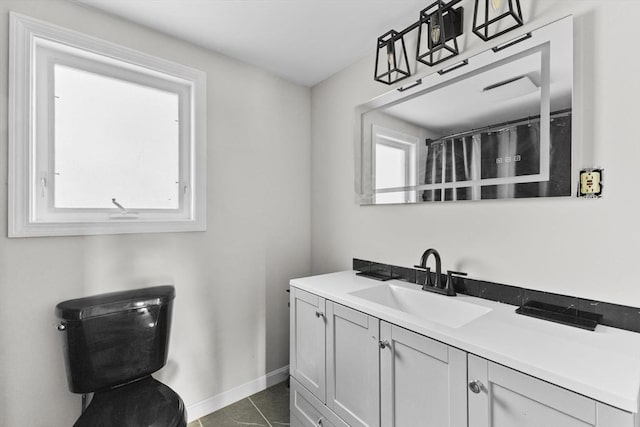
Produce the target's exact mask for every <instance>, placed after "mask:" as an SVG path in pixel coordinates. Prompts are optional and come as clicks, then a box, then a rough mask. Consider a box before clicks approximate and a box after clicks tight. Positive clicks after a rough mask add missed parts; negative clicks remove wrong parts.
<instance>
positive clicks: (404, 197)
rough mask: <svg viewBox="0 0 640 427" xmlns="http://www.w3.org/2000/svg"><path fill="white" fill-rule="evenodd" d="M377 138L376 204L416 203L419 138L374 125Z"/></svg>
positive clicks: (375, 161) (375, 155)
mask: <svg viewBox="0 0 640 427" xmlns="http://www.w3.org/2000/svg"><path fill="white" fill-rule="evenodd" d="M372 132H373V135H374V141H375V153H374V159H375V160H374V168H373V170H374V177H375V200H376V203H383V204H384V203H409V202H415V188H408V187H414V186H415V185H416V145H417V143H418V138H417V137H415V136H411V135H405V134H403V133H401V132H397V131H394V130H391V129H386V128H383V127H381V126H376V125H374V126H372Z"/></svg>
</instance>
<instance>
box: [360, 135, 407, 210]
mask: <svg viewBox="0 0 640 427" xmlns="http://www.w3.org/2000/svg"><path fill="white" fill-rule="evenodd" d="M371 129H372V130H371V133H372V136H373V138H372V139H373V150H372V153H371V160H372V166H371V171H372V172H373V176H372V178H371V179H372V181H371V182H372V183H373V185H372V187H373V190H374V200H375V197H376V195H377V194H385V193H403V198H404V201H403V202H402V203H414V202H415V201H416V191H415V188H416V182H417V165H416V163H417V161H418V156H417V147H418V141H419V139H418V137H416V136H413V135H407V134H405V133H402V132H398V131H396V130H393V129H388V128H385V127H382V126H379V125H372V126H371ZM378 144H380V145H386V146H388V147H391V148H395V149H399V150H402V151H404V152H405V163H406V164H405V177H404V181H405V185H404V186H402V187H390V188H377V186H376V181H375V179H376V149H375V147H376V146H377V145H378ZM398 203H401V202H398Z"/></svg>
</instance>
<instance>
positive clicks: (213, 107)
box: [0, 0, 310, 427]
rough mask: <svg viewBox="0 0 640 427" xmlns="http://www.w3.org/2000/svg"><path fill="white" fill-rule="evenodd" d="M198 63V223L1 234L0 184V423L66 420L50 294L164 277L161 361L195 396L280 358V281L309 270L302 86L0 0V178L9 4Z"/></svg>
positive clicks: (111, 23)
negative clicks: (104, 232) (128, 230)
mask: <svg viewBox="0 0 640 427" xmlns="http://www.w3.org/2000/svg"><path fill="white" fill-rule="evenodd" d="M9 10H14V11H16V12H19V13H23V14H27V15H30V16H33V17H35V18H38V19H43V20H46V21H49V22H51V23H54V24H58V25H62V26H65V27H67V28H71V29H75V30H78V31H82V32H84V33H87V34H90V35H93V36H97V37H100V38H102V39H105V40H108V41H111V42H115V43H119V44H121V45H124V46H127V47H130V48H134V49H138V50H140V51H143V52H146V53H149V54H153V55H157V56H160V57H163V58H166V59H169V60H173V61H176V62H181V63H184V64H186V65H188V66H192V67H195V68H199V69H202V70H204V71H206V72H207V74H208V165H207V166H208V182H207V185H208V191H207V192H208V194H207V198H208V199H207V208H208V230H207V231H206V232H197V233H175V234H148V235H118V236H94V237H60V238H28V239H7V238H6V237H4V236H6V235H7V233H6V223H7V218H6V212H7V206H6V203H7V193H6V185H2V186H1V187H0V224H2V226H0V230H2V232H1V233H0V234H1V235H2V236H3V237H0V426H3V427H4V426H6V427H9V426H19V425H30V426H35V427H57V426H68V425H71V424H73V422H74V420H75V419H76V418H77V417H78V415H79V410H80V397H79V396H78V395H73V394H71V393H70V392H69V391H68V389H67V385H66V379H65V371H64V365H63V360H62V346H61V342H60V341H59V337H58V333H57V332H56V330H55V325H56V318H55V316H54V307H55V304H56V303H58V302H60V301H63V300H65V299H69V298H77V297H81V296H85V295H90V294H95V293H100V292H107V291H115V290H122V289H130V288H136V287H144V286H151V285H158V284H174V285H175V287H176V291H177V298H176V301H175V307H174V324H173V330H172V336H171V348H170V354H169V363H168V365H167V366H166V367H165V368H164V369H163V370H162V371H160V373H159V375H158V377H159V379H160V380H161V381H164V382H166V383H167V384H169V385H170V386H171V387H173V388H174V389H175V390H176V391H177V392H178V393H179V394H180V395H181V396H182V398H183V399H184V401H185V403H186V404H187V405H188V406H189V405H193V404H195V403H197V402H200V401H202V400H204V399H208V398H211V397H212V396H216V395H218V394H220V393H223V392H226V391H228V390H231V389H233V388H234V387H237V386H239V385H241V384H244V383H246V382H249V381H252V380H254V379H256V378H259V377H261V376H263V375H265V374H266V373H268V372H271V371H273V370H276V369H278V368H281V367H284V366H286V365H288V337H289V335H288V309H287V299H288V298H287V295H288V294H286V293H285V289H287V287H288V280H289V279H290V278H292V277H297V276H298V277H299V276H304V275H308V274H309V272H310V260H309V254H310V213H309V209H310V208H309V206H310V196H309V188H310V176H309V167H310V91H309V89H308V88H304V87H300V86H297V85H294V84H291V83H288V82H286V81H283V80H281V79H279V78H276V77H273V76H272V75H269V74H267V73H265V72H263V71H260V70H258V69H256V68H254V67H251V66H248V65H245V64H242V63H239V62H237V61H234V60H231V59H229V58H227V57H224V56H221V55H217V54H214V53H211V52H209V51H206V50H204V49H200V48H197V47H194V46H193V45H190V44H187V43H183V42H181V41H178V40H175V39H172V38H170V37H166V36H163V35H161V34H159V33H156V32H153V31H151V30H148V29H145V28H141V27H139V26H136V25H133V24H131V23H129V22H126V21H123V20H121V19H117V18H114V17H110V16H108V15H105V14H103V13H100V12H97V11H93V10H91V9H88V8H84V7H82V6H78V5H76V4H73V3H68V2H65V1H58V0H2V1H0V97H1V102H0V117H2V118H5V119H3V120H0V147H2V148H1V149H0V177H2V180H3V181H4V182H5V183H6V181H5V180H6V176H7V122H6V117H7V94H8V89H7V72H8V12H9Z"/></svg>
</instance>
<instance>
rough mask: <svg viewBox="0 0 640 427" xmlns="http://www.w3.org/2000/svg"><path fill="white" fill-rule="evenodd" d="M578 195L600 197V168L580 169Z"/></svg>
mask: <svg viewBox="0 0 640 427" xmlns="http://www.w3.org/2000/svg"><path fill="white" fill-rule="evenodd" d="M578 196H580V197H587V198H593V197H602V169H583V170H581V171H580V183H579V189H578Z"/></svg>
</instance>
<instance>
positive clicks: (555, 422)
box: [468, 354, 638, 427]
mask: <svg viewBox="0 0 640 427" xmlns="http://www.w3.org/2000/svg"><path fill="white" fill-rule="evenodd" d="M594 369H597V367H594ZM468 380H469V384H468V388H469V391H468V400H469V403H468V407H469V427H514V426H518V427H636V426H638V419H637V415H635V414H632V413H630V412H625V411H622V410H620V409H617V408H613V407H611V406H608V405H605V404H604V403H601V402H597V401H595V400H593V399H590V398H588V397H585V396H583V395H581V394H578V393H574V392H572V391H569V390H566V389H564V388H561V387H558V386H555V385H553V384H550V383H548V382H545V381H542V380H539V379H537V378H534V377H531V376H529V375H526V374H523V373H521V372H518V371H515V370H513V369H509V368H507V367H505V366H502V365H498V364H496V363H493V362H491V361H489V360H486V359H483V358H481V357H478V356H475V355H472V354H469V356H468Z"/></svg>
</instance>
